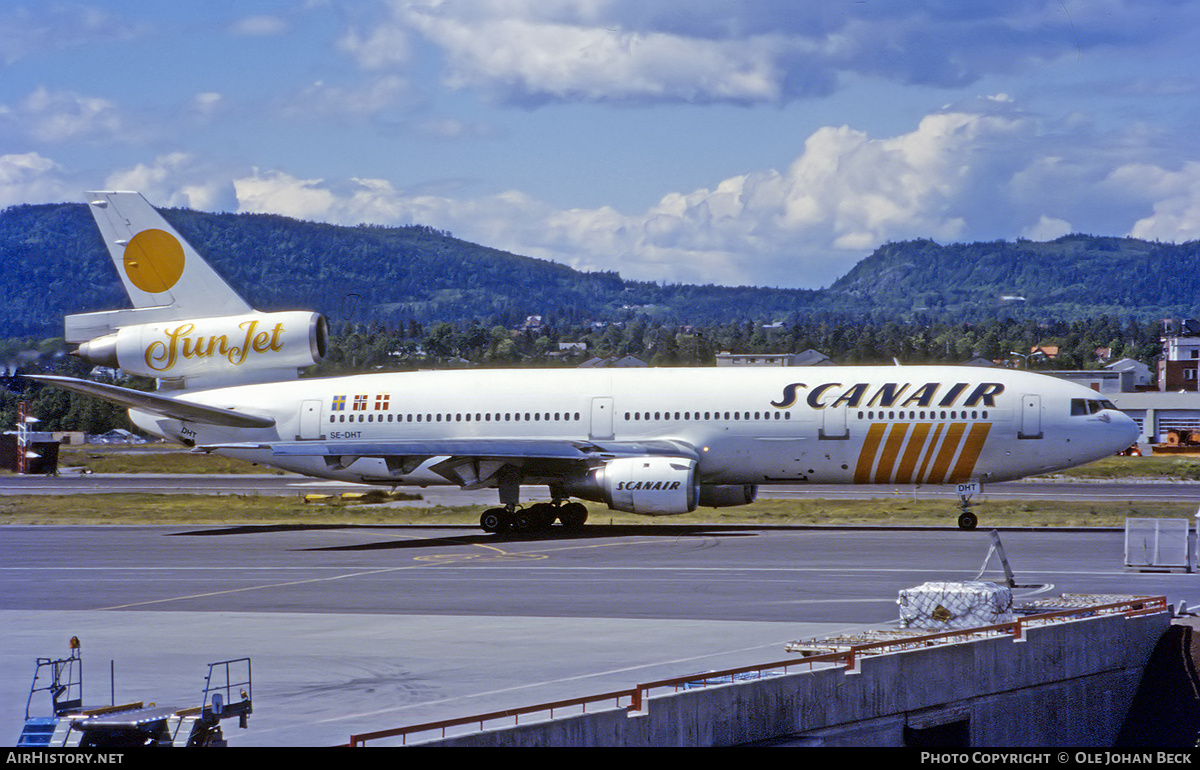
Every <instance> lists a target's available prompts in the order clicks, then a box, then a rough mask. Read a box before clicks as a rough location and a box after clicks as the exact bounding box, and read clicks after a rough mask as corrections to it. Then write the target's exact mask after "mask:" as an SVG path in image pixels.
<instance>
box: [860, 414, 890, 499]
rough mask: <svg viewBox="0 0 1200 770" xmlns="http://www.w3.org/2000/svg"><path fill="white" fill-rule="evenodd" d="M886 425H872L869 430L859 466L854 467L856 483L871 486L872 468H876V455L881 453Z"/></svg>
mask: <svg viewBox="0 0 1200 770" xmlns="http://www.w3.org/2000/svg"><path fill="white" fill-rule="evenodd" d="M884 427H885V426H884V424H883V423H881V422H875V423H871V427H870V428H868V429H867V437H866V439H864V440H863V446H862V450H861V451H859V453H858V464H857V465H856V466H854V483H855V484H870V483H871V468H873V467H874V466H875V453H876V452H877V451H879V442H880V440H881V439H882V438H883V431H884Z"/></svg>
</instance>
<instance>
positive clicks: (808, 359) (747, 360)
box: [717, 348, 833, 366]
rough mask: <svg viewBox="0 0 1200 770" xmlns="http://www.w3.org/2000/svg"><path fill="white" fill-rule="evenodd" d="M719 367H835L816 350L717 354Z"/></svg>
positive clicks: (726, 352)
mask: <svg viewBox="0 0 1200 770" xmlns="http://www.w3.org/2000/svg"><path fill="white" fill-rule="evenodd" d="M717 366H833V361H830V360H829V356H827V355H825V354H824V353H820V352H818V351H816V350H812V349H811V348H810V349H809V350H806V351H804V352H803V353H730V352H728V351H723V352H721V353H718V354H717Z"/></svg>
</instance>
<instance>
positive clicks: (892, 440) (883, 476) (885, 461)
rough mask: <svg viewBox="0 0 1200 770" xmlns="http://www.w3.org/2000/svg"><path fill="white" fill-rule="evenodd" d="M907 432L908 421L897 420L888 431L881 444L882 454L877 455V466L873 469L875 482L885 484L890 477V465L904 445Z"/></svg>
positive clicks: (892, 464) (894, 462)
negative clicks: (885, 438) (884, 440)
mask: <svg viewBox="0 0 1200 770" xmlns="http://www.w3.org/2000/svg"><path fill="white" fill-rule="evenodd" d="M907 434H908V423H906V422H898V423H895V424H894V425H892V429H891V430H890V431H888V437H887V442H886V443H884V445H883V454H882V455H880V457H879V466H878V467H877V468H876V469H875V483H876V484H886V483H888V482H889V481H891V479H892V467H893V466H894V465H895V464H896V457H898V456H899V454H900V447H902V446H904V437H905V436H906V435H907Z"/></svg>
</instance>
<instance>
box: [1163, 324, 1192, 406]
mask: <svg viewBox="0 0 1200 770" xmlns="http://www.w3.org/2000/svg"><path fill="white" fill-rule="evenodd" d="M1198 377H1200V321H1195V320H1192V319H1187V320H1184V321H1180V322H1178V323H1177V322H1175V321H1167V322H1165V324H1164V328H1163V337H1162V356H1161V357H1160V358H1159V359H1158V389H1159V390H1161V391H1165V392H1177V391H1186V392H1191V391H1197V390H1200V388H1198V387H1197V382H1198Z"/></svg>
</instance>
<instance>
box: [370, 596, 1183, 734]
mask: <svg viewBox="0 0 1200 770" xmlns="http://www.w3.org/2000/svg"><path fill="white" fill-rule="evenodd" d="M1165 611H1167V599H1166V597H1164V596H1135V597H1130V598H1129V599H1126V600H1123V601H1117V602H1110V603H1107V604H1096V605H1085V606H1080V607H1074V608H1071V609H1067V610H1059V611H1054V612H1044V613H1039V614H1037V615H1029V616H1027V617H1021V618H1018V619H1016V620H1014V621H1012V622H1010V623H1000V624H997V625H993V626H981V627H979V628H965V629H959V630H954V631H943V632H941V633H936V634H923V635H920V636H905V637H898V638H894V639H887V640H884V641H878V642H867V643H864V644H852V645H850V646H849V647H848V648H847V649H845V650H837V651H835V652H828V653H822V654H818V655H806V656H804V657H792V658H788V659H786V660H779V661H774V662H771V663H757V664H753V665H748V666H738V667H736V668H727V669H722V670H720V671H705V672H702V673H696V674H688V675H686V676H678V677H671V678H669V679H659V680H656V681H653V682H644V683H641V684H637V685H634V686H633V687H632V688H629V689H627V690H616V691H613V692H607V693H601V694H598V695H588V696H584V697H580V698H568V699H566V700H560V701H553V702H550V703H539V704H535V705H532V706H524V707H521V708H516V709H504V710H502V711H492V712H488V713H486V714H476V715H474V716H469V717H460V718H457V719H445V720H440V721H436V722H425V723H422V724H416V725H408V726H406V727H396V728H392V729H388V730H376V731H374V732H368V733H357V734H355V735H351V736H350V742H349V744H347V745H349V746H365V745H366V744H367V741H374V740H381V739H383V738H400V739H401V743H407V742H408V736H410V735H412V734H414V733H423V732H434V731H439V732H440V734H441V737H443V738H445V737H446V730H447V729H450V728H453V727H462V726H465V725H478V729H479V730H481V731H482V730H483V729H485V727H484V726H485V724H486V723H487V722H491V721H495V720H498V719H509V718H511V719H512V720H513V724H514V725H517V724H519V723H520V718H521V717H522V716H526V715H530V714H547V715H548V716H547V717H546V718H549V719H553V718H554V712H555V710H559V711H562V710H564V709H580V710H581V713H586V712H587V707H588V705H591V704H596V703H604V702H608V701H612V708H620V707H621V701H622V700H624V699H628V702H629V705H628V706H626V710H627V711H630V712H640V711H644V710H645V705H646V699H647V698H649V697H650V693H651V691H653V690H662V689H673V690H674V691H675V692H678V691H679V689H680V688H681V687H703V686H710V685H714V684H728V683H729V681H725V680H733V678H734V677H738V676H744V675H746V674H757V675H758V677H759V678H761V677H764V676H768V675H771V676H775V675H779V672H782V674H787V673H789V672H790V671H794V670H797V669H803V668H807V669H808V670H810V671H811V670H813V669H814V668H816V667H817V666H818V665H821V666H823V667H824V666H837V665H842V666H844V667H845V669H846V671H847V672H849V673H853V672H855V671H857V670H858V663H859V659H860V658H861V657H863V656H864V655H879V654H885V653H888V652H899V651H903V650H905V649H916V648H920V647H931V646H934V645H937V644H942V643H950V642H953V641H956V640H964V641H965V640H967V639H970V638H978V637H988V636H992V637H1002V636H1011V637H1012V640H1013V641H1014V642H1020V641H1024V639H1025V632H1026V629H1028V628H1030V627H1036V626H1043V625H1046V624H1048V623H1053V622H1057V621H1062V620H1069V619H1072V618H1080V617H1092V616H1096V615H1125V616H1127V617H1136V616H1139V615H1150V614H1155V613H1159V612H1165ZM714 680H722V681H714ZM736 681H739V682H744V681H746V678H743V679H740V680H736Z"/></svg>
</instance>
